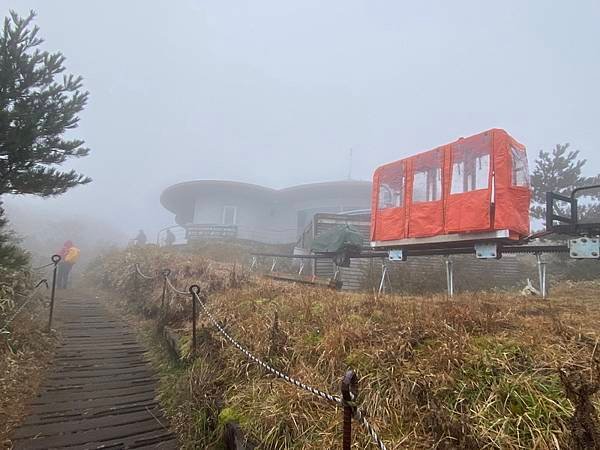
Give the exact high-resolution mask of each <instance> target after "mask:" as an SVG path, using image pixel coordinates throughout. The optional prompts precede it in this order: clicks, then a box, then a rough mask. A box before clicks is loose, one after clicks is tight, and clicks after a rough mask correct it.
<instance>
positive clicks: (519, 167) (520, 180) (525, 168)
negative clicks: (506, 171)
mask: <svg viewBox="0 0 600 450" xmlns="http://www.w3.org/2000/svg"><path fill="white" fill-rule="evenodd" d="M511 156H512V184H513V186H522V187H529V165H528V162H527V154H526V153H525V152H524V151H522V150H519V149H518V148H515V147H511Z"/></svg>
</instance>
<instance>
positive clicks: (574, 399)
mask: <svg viewBox="0 0 600 450" xmlns="http://www.w3.org/2000/svg"><path fill="white" fill-rule="evenodd" d="M136 262H137V263H139V264H140V268H141V270H142V271H143V273H145V274H147V275H154V274H157V273H159V272H160V271H161V270H162V269H164V268H170V269H171V270H172V280H173V284H174V285H175V286H178V287H179V288H180V289H183V288H184V287H185V286H188V285H189V284H192V283H198V284H199V285H200V286H201V287H202V289H203V292H205V293H206V298H207V300H206V307H207V309H208V310H209V311H210V312H211V313H212V314H213V315H214V316H215V317H216V318H217V320H218V321H219V323H220V324H221V326H222V327H224V329H226V330H227V332H228V333H230V334H231V335H232V336H233V337H234V338H236V339H238V340H239V341H240V342H241V344H243V345H245V346H246V347H247V348H248V349H249V350H250V351H251V352H253V353H254V354H255V355H256V356H258V357H259V358H261V359H263V360H264V361H267V362H268V363H269V364H271V365H272V366H274V367H275V368H277V369H279V370H282V371H283V372H285V373H287V374H289V375H291V376H293V377H296V378H298V379H299V380H301V381H303V382H304V383H306V384H308V385H311V386H314V387H317V388H319V389H321V390H324V391H326V392H329V393H332V394H335V395H339V384H340V380H341V378H342V375H343V374H344V372H345V370H346V369H347V368H348V367H351V368H353V369H355V370H356V372H357V373H358V375H359V377H360V383H359V386H360V394H359V404H360V405H361V407H362V408H364V409H365V410H366V411H367V413H368V416H369V421H370V422H371V423H372V424H373V425H374V426H375V427H376V429H377V430H379V432H380V435H381V437H382V438H383V440H384V442H385V443H386V445H387V448H388V449H392V448H397V449H399V448H413V449H425V448H432V447H437V448H468V449H475V448H523V449H526V448H539V449H544V448H597V447H594V445H596V446H598V445H599V444H600V437H599V434H598V433H599V431H598V430H599V427H598V413H597V411H598V407H599V406H600V404H599V399H598V395H597V391H598V388H599V387H600V352H599V351H598V349H597V344H598V340H599V338H600V332H599V329H598V325H597V324H598V321H599V320H600V296H599V295H598V292H599V289H600V283H598V282H580V283H569V282H562V283H561V284H560V285H558V286H554V287H553V291H552V298H551V299H550V300H548V301H543V300H540V299H537V298H533V297H522V296H520V295H518V294H517V293H514V294H511V293H483V292H473V293H463V294H461V295H459V296H457V297H455V298H453V299H452V300H448V299H447V298H446V297H444V296H442V295H427V296H402V295H393V296H374V295H372V294H364V293H341V292H335V291H331V290H325V289H320V288H312V287H306V286H295V285H291V284H283V283H278V282H273V281H267V280H265V279H262V278H260V277H258V276H256V275H254V274H251V273H249V272H248V271H247V268H246V269H243V268H242V267H240V265H239V264H235V265H233V264H229V263H217V262H214V261H213V262H211V261H210V260H208V259H205V258H204V257H203V256H202V255H201V254H200V252H197V253H189V254H182V253H181V252H174V251H165V250H159V249H155V248H148V249H133V250H131V249H130V250H126V251H120V252H115V253H112V254H110V255H107V256H105V257H104V258H103V259H101V260H98V261H96V262H95V264H94V265H93V266H91V267H90V269H89V273H88V280H89V281H90V282H91V283H94V284H96V285H98V286H101V287H102V288H104V289H106V290H111V291H113V292H114V293H118V294H119V295H120V297H122V298H125V299H127V304H128V305H129V307H130V309H131V310H133V311H137V312H138V313H142V314H143V315H144V320H142V321H141V322H140V323H141V324H142V325H140V326H141V327H142V328H143V329H145V330H154V329H156V327H155V326H154V324H155V323H157V322H160V324H161V325H168V326H169V327H171V328H173V329H176V330H178V333H179V335H180V336H182V338H181V347H182V349H183V353H184V355H187V359H186V361H184V362H183V363H176V362H174V360H173V359H171V358H170V357H168V356H167V354H166V353H164V352H160V351H158V350H157V352H156V354H155V358H156V361H157V364H158V365H159V367H161V379H162V393H161V399H162V402H163V405H164V407H165V408H166V411H167V413H168V415H170V416H171V418H172V423H174V424H176V426H177V430H178V432H179V433H180V435H181V437H182V439H183V441H184V442H185V443H186V446H187V448H204V447H210V448H218V445H217V442H219V441H220V435H221V434H222V433H223V425H224V423H226V422H229V421H235V422H237V423H239V425H240V427H241V429H242V431H243V432H244V433H246V435H247V436H248V437H249V439H250V440H252V441H253V442H255V443H257V444H258V447H259V448H282V449H283V448H303V449H322V448H334V447H337V446H339V445H340V442H341V428H340V427H341V410H340V409H338V408H336V407H334V406H332V405H331V404H328V403H326V402H325V401H323V400H322V399H320V398H317V397H315V396H313V395H312V394H310V393H308V392H306V391H303V390H300V389H298V388H297V387H295V386H292V385H290V384H288V383H285V382H283V381H281V380H276V379H275V378H274V377H273V376H271V375H268V374H267V373H266V372H265V371H264V370H263V369H261V368H259V367H258V366H257V365H256V364H254V363H252V362H250V361H249V360H248V359H247V358H246V357H245V356H244V355H243V354H242V353H241V352H239V351H238V350H237V349H236V348H235V347H233V346H232V345H231V344H230V343H229V342H227V341H226V340H224V339H223V337H222V336H221V335H220V334H219V333H218V331H217V330H216V328H215V327H214V326H213V325H212V324H211V323H210V322H209V321H208V320H207V318H206V316H205V315H204V314H202V313H200V315H199V325H198V335H199V346H198V349H197V352H196V354H197V357H196V358H195V359H193V358H191V356H190V351H189V350H190V349H189V346H190V335H191V325H190V322H189V317H190V310H191V300H190V296H189V295H186V296H183V295H182V296H174V295H168V296H167V310H168V312H167V313H166V314H165V315H164V316H163V315H161V308H160V305H161V293H162V286H163V285H162V279H161V278H160V277H157V278H155V279H153V280H147V279H143V278H139V277H138V280H137V281H135V278H134V276H133V274H132V273H133V272H132V267H133V264H134V263H136ZM136 283H137V285H136ZM144 324H145V325H144ZM156 336H158V334H157V335H156ZM156 342H158V340H157V341H156ZM354 426H355V432H354V436H355V442H356V443H357V444H356V445H358V447H357V448H374V447H372V445H371V443H370V440H369V437H368V436H367V434H366V433H365V432H364V430H362V429H360V427H359V425H357V424H355V425H354Z"/></svg>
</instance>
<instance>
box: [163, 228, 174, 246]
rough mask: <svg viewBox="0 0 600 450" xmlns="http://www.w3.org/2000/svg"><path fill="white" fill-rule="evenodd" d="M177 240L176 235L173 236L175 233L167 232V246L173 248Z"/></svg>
mask: <svg viewBox="0 0 600 450" xmlns="http://www.w3.org/2000/svg"><path fill="white" fill-rule="evenodd" d="M176 240H177V238H176V237H175V235H174V234H173V232H172V231H171V230H167V232H166V236H165V244H167V246H169V247H170V246H171V245H173V244H174V243H175V241H176Z"/></svg>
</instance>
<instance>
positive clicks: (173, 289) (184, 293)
mask: <svg viewBox="0 0 600 450" xmlns="http://www.w3.org/2000/svg"><path fill="white" fill-rule="evenodd" d="M166 279H167V286H169V288H170V289H171V290H172V291H173V292H175V293H176V294H179V295H189V294H190V293H189V292H185V291H180V290H179V289H177V288H176V287H175V286H173V283H171V280H170V279H169V277H166Z"/></svg>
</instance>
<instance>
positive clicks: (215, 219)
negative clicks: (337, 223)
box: [160, 180, 371, 243]
mask: <svg viewBox="0 0 600 450" xmlns="http://www.w3.org/2000/svg"><path fill="white" fill-rule="evenodd" d="M160 202H161V204H162V205H163V206H164V207H165V208H166V209H168V210H169V211H171V212H172V213H173V214H175V222H176V223H177V224H178V225H180V226H182V227H183V228H185V229H186V232H187V237H188V240H189V239H193V238H194V237H198V238H200V237H210V236H220V237H226V236H234V235H235V237H237V238H240V239H250V240H255V241H260V242H266V243H291V242H295V241H296V239H297V237H298V236H299V235H300V234H301V233H302V231H303V230H304V228H305V227H306V225H307V224H308V223H310V221H311V220H312V217H313V216H314V214H316V213H341V212H347V211H355V210H360V209H368V208H370V202H371V182H369V181H355V180H344V181H329V182H323V183H312V184H303V185H299V186H292V187H289V188H285V189H271V188H267V187H264V186H259V185H255V184H249V183H240V182H236V181H224V180H197V181H188V182H184V183H179V184H175V185H173V186H170V187H168V188H167V189H165V190H164V191H163V193H162V195H161V196H160Z"/></svg>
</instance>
